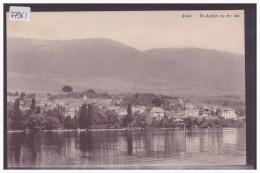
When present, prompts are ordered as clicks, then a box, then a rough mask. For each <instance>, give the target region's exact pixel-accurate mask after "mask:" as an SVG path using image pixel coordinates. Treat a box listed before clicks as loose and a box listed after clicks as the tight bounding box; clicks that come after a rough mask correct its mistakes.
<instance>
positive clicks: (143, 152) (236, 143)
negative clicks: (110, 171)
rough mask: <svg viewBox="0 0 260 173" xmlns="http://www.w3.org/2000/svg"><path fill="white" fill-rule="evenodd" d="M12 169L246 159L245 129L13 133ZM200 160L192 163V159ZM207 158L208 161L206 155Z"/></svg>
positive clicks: (10, 143)
mask: <svg viewBox="0 0 260 173" xmlns="http://www.w3.org/2000/svg"><path fill="white" fill-rule="evenodd" d="M7 139H8V165H9V167H19V166H23V167H46V166H47V167H70V166H75V167H84V166H85V167H87V166H89V165H125V164H147V163H150V162H153V161H156V160H158V159H159V160H163V159H175V160H179V159H182V160H184V161H185V159H194V162H196V157H197V158H198V157H200V156H202V155H204V154H207V157H208V158H207V159H212V160H213V161H214V159H215V156H216V154H219V155H221V154H222V155H223V156H229V157H230V156H234V157H236V156H244V157H245V144H246V139H245V129H230V130H223V129H214V130H212V129H206V130H198V131H187V132H186V133H184V132H183V131H173V130H145V131H107V132H105V131H96V132H95V131H93V132H73V131H72V132H36V133H8V138H7ZM194 154H195V155H196V157H194V158H192V156H193V155H194ZM203 157H204V156H203Z"/></svg>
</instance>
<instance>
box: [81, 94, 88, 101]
mask: <svg viewBox="0 0 260 173" xmlns="http://www.w3.org/2000/svg"><path fill="white" fill-rule="evenodd" d="M82 99H83V100H84V101H85V102H87V101H88V97H87V96H86V94H84V96H83V98H82Z"/></svg>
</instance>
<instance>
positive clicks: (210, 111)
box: [150, 104, 238, 120]
mask: <svg viewBox="0 0 260 173" xmlns="http://www.w3.org/2000/svg"><path fill="white" fill-rule="evenodd" d="M150 115H151V116H152V117H155V118H157V119H158V120H161V119H162V118H163V117H164V116H165V115H166V116H167V117H174V118H184V117H212V116H218V117H223V118H225V119H236V118H238V116H237V114H236V113H235V109H233V108H229V107H215V106H214V107H208V106H202V107H196V106H194V105H191V104H186V105H184V106H182V107H180V108H179V109H178V110H177V111H165V110H164V109H163V108H161V107H153V108H152V109H151V110H150Z"/></svg>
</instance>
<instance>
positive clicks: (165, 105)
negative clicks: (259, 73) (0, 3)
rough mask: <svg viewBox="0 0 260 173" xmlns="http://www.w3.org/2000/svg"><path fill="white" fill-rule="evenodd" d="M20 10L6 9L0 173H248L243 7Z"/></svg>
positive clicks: (24, 8)
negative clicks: (108, 172)
mask: <svg viewBox="0 0 260 173" xmlns="http://www.w3.org/2000/svg"><path fill="white" fill-rule="evenodd" d="M9 6H12V5H9ZM85 6H86V7H87V6H88V5H87V4H85ZM28 7H29V8H26V6H24V7H22V6H19V7H16V8H10V11H9V10H8V11H6V12H5V34H6V35H5V41H6V42H5V63H6V64H5V65H6V67H5V68H6V71H5V73H6V74H5V75H6V81H5V82H6V91H5V92H6V94H5V96H6V98H5V99H6V104H5V105H6V107H5V109H6V110H5V115H4V116H5V120H6V122H5V125H6V126H5V127H6V128H5V129H6V132H5V149H6V152H5V153H6V156H5V157H6V168H7V169H22V168H31V169H35V168H36V169H38V168H46V169H49V168H50V169H52V168H65V169H66V168H75V169H82V168H83V169H93V168H94V169H95V168H97V169H100V168H103V169H105V168H107V169H118V168H119V169H121V168H128V169H136V168H142V169H147V168H148V169H160V168H162V169H175V168H177V169H178V168H204V169H205V168H216V169H218V168H221V167H224V168H243V169H247V168H251V167H248V166H247V163H248V162H247V152H248V151H247V147H246V146H247V142H248V141H247V136H246V129H247V117H248V116H249V115H247V111H246V107H247V106H246V105H247V104H246V63H245V62H246V47H245V45H246V44H245V41H246V40H245V10H243V9H236V10H234V9H232V10H220V9H218V10H133V11H131V10H107V11H106V10H93V9H92V10H84V11H83V10H81V11H78V10H70V11H68V10H64V11H60V10H57V11H53V10H51V11H48V9H46V10H45V11H34V9H33V6H32V7H31V8H30V6H28ZM250 116H251V117H253V116H255V115H250ZM251 169H252V168H251Z"/></svg>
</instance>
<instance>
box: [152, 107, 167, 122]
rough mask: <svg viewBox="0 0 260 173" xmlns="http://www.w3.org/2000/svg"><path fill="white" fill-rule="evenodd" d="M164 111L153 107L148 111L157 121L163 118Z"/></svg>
mask: <svg viewBox="0 0 260 173" xmlns="http://www.w3.org/2000/svg"><path fill="white" fill-rule="evenodd" d="M164 112H165V111H164V109H163V108H161V107H153V108H152V109H151V110H150V115H151V116H152V117H154V118H157V119H158V120H161V119H162V118H163V117H164Z"/></svg>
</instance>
